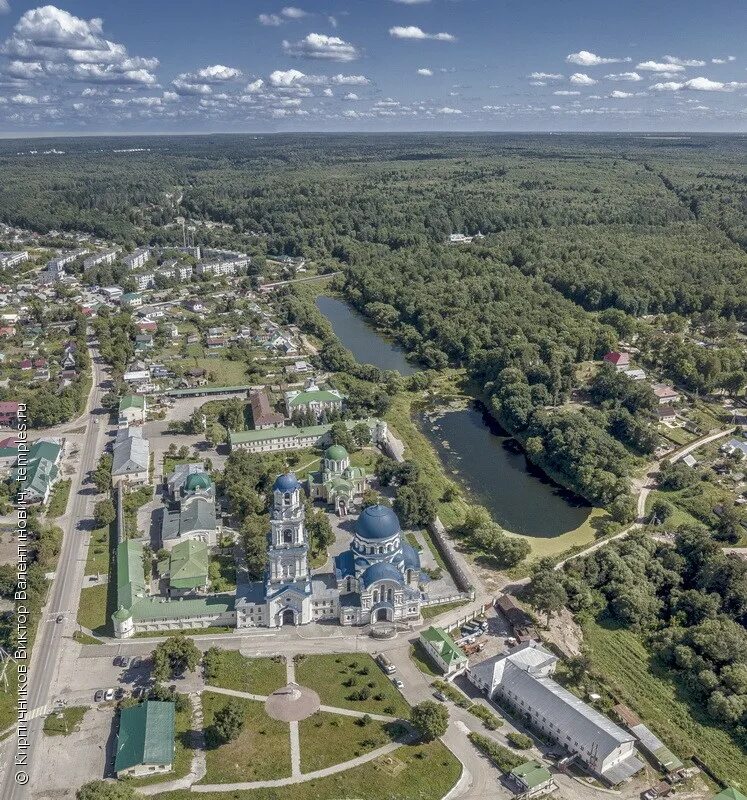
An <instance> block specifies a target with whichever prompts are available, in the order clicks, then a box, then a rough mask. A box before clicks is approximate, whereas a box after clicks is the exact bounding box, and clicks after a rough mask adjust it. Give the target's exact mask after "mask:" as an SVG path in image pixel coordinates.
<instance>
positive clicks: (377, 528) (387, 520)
mask: <svg viewBox="0 0 747 800" xmlns="http://www.w3.org/2000/svg"><path fill="white" fill-rule="evenodd" d="M356 532H357V533H358V536H360V537H361V538H363V539H391V537H392V536H395V535H396V534H398V533H399V532H400V527H399V520H398V519H397V515H396V514H395V513H394V511H392V509H391V508H389V507H388V506H368V508H364V509H363V512H362V513H361V515H360V517H358V524H357V525H356Z"/></svg>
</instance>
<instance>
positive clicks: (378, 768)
mask: <svg viewBox="0 0 747 800" xmlns="http://www.w3.org/2000/svg"><path fill="white" fill-rule="evenodd" d="M461 772H462V766H461V764H460V763H459V761H458V760H457V759H456V757H455V756H453V755H452V754H451V753H450V752H449V751H448V750H447V749H446V747H445V746H444V745H443V744H441V742H439V741H438V740H436V741H434V742H430V743H429V744H421V745H409V746H407V745H406V746H403V747H400V748H398V749H397V750H396V751H395V752H394V753H390V754H389V755H387V756H383V757H380V758H377V759H374V760H373V761H371V762H369V763H367V764H362V765H361V766H360V767H355V768H354V769H350V770H346V771H345V772H341V773H339V774H336V775H330V776H329V777H328V778H319V779H317V780H313V781H305V782H304V783H297V784H294V785H292V786H282V787H277V788H270V789H254V790H250V791H239V792H231V793H230V794H225V793H223V792H209V793H206V794H200V798H201V800H340V798H357V800H441V798H442V797H444V796H445V795H446V794H448V792H449V790H450V789H451V788H452V787H453V786H454V784H455V783H456V782H457V781H458V780H459V776H460V775H461ZM194 797H195V795H194V794H193V793H191V792H189V791H179V792H171V793H168V794H161V795H158V798H160V800H194Z"/></svg>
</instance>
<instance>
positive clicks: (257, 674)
mask: <svg viewBox="0 0 747 800" xmlns="http://www.w3.org/2000/svg"><path fill="white" fill-rule="evenodd" d="M206 681H207V683H209V684H210V685H211V686H218V687H219V688H221V689H234V690H235V691H239V692H248V693H249V694H263V695H269V694H272V693H273V692H274V691H275V690H276V689H280V688H281V687H282V686H285V684H286V682H287V672H286V668H285V659H282V658H279V659H278V660H275V659H274V658H270V657H265V658H245V657H244V656H242V655H241V653H239V651H238V650H221V651H220V658H219V660H218V662H217V670H216V674H215V675H214V676H213V677H210V678H209V679H208V678H206Z"/></svg>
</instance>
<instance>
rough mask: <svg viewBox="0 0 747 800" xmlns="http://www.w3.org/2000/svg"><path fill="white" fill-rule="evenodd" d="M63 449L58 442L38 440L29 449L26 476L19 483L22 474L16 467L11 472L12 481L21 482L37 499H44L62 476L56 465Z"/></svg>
mask: <svg viewBox="0 0 747 800" xmlns="http://www.w3.org/2000/svg"><path fill="white" fill-rule="evenodd" d="M61 449H62V447H61V446H60V445H59V444H57V443H56V442H50V441H49V440H46V439H38V440H37V441H35V442H34V443H33V444H32V445H31V447H30V448H29V452H28V456H27V459H26V474H25V477H24V478H23V480H21V481H19V476H20V472H19V470H18V467H17V466H16V467H15V468H14V469H12V470H11V473H10V477H11V480H14V481H19V482H20V483H22V485H23V489H24V491H26V492H29V493H30V494H34V495H36V496H37V497H44V496H45V495H46V493H47V490H48V489H49V488H50V487H51V486H52V484H54V482H55V481H56V480H57V478H58V477H59V474H60V470H59V468H58V467H57V465H56V463H55V462H56V461H57V459H58V458H59V455H60V451H61Z"/></svg>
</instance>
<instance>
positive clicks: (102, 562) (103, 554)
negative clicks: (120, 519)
mask: <svg viewBox="0 0 747 800" xmlns="http://www.w3.org/2000/svg"><path fill="white" fill-rule="evenodd" d="M111 545H112V538H111V529H110V528H109V527H106V528H96V530H94V531H92V532H91V538H90V539H89V541H88V556H87V557H86V570H85V574H86V575H108V574H109V563H110V559H111Z"/></svg>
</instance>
